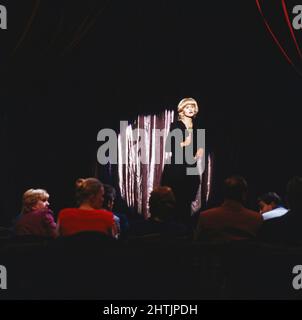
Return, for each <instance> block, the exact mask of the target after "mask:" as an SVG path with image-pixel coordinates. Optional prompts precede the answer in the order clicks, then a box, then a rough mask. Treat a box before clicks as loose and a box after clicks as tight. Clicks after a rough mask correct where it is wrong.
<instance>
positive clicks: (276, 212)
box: [258, 192, 288, 221]
mask: <svg viewBox="0 0 302 320" xmlns="http://www.w3.org/2000/svg"><path fill="white" fill-rule="evenodd" d="M258 205H259V211H260V213H261V214H262V218H263V220H264V221H266V220H270V219H274V218H278V217H282V216H283V215H285V214H286V213H287V212H288V209H286V208H284V207H283V206H282V200H281V197H280V196H279V195H278V194H277V193H275V192H268V193H265V194H263V195H262V196H260V197H259V198H258Z"/></svg>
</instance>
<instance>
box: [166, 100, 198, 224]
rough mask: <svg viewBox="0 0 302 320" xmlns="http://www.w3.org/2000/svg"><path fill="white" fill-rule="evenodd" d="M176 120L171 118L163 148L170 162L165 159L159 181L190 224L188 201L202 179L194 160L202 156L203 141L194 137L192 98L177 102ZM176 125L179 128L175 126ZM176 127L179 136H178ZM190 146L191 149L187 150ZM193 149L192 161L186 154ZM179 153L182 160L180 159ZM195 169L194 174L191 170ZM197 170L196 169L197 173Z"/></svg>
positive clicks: (194, 105)
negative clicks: (170, 191) (171, 121)
mask: <svg viewBox="0 0 302 320" xmlns="http://www.w3.org/2000/svg"><path fill="white" fill-rule="evenodd" d="M177 111H178V120H177V121H175V122H173V123H172V124H171V127H170V132H169V135H168V138H167V141H166V152H170V153H172V155H171V159H169V160H170V162H166V164H165V167H164V171H163V175H162V180H161V185H163V186H169V187H171V188H172V189H173V192H174V194H175V198H176V202H177V218H178V220H179V221H181V222H183V223H186V224H189V223H190V220H191V204H192V201H194V200H195V198H196V194H197V191H198V188H199V186H200V183H201V172H200V171H199V173H198V172H197V162H198V160H201V159H202V158H203V157H204V145H203V144H200V140H198V139H197V130H195V129H197V128H196V124H195V121H194V119H195V117H196V115H197V113H198V105H197V102H196V101H195V100H194V99H193V98H185V99H183V100H181V101H180V103H179V104H178V108H177ZM177 129H178V130H177ZM177 131H178V132H181V133H182V139H181V141H179V139H177ZM188 149H190V150H188ZM190 152H191V153H192V152H193V154H192V159H193V161H189V160H190V159H188V156H187V155H188V154H189V153H190ZM179 155H181V156H182V161H181V163H179ZM194 169H195V174H192V172H191V173H190V170H194ZM196 172H197V173H196Z"/></svg>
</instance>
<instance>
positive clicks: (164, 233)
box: [129, 186, 188, 239]
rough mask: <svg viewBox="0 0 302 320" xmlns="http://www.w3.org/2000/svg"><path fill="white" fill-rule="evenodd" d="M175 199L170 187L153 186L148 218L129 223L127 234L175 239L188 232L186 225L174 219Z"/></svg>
mask: <svg viewBox="0 0 302 320" xmlns="http://www.w3.org/2000/svg"><path fill="white" fill-rule="evenodd" d="M175 210H176V201H175V196H174V194H173V191H172V189H171V188H170V187H167V186H162V187H157V188H155V189H154V190H153V191H152V192H151V195H150V199H149V211H150V218H149V219H147V220H144V221H139V222H137V223H134V224H132V225H131V224H130V229H129V236H130V237H131V236H134V237H140V236H151V235H153V236H155V237H157V238H158V239H176V238H177V237H183V236H186V235H187V234H188V229H187V227H186V226H184V225H182V224H179V223H177V222H175V221H174V217H175Z"/></svg>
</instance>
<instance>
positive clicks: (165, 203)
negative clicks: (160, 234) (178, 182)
mask: <svg viewBox="0 0 302 320" xmlns="http://www.w3.org/2000/svg"><path fill="white" fill-rule="evenodd" d="M175 203H176V201H175V197H174V194H173V191H172V189H171V188H170V187H158V188H155V189H154V190H153V191H152V192H151V196H150V199H149V208H150V213H151V217H152V218H159V219H160V220H162V221H165V220H168V219H169V218H170V217H171V215H172V213H173V211H174V210H175Z"/></svg>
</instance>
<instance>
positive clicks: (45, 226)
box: [15, 189, 57, 238]
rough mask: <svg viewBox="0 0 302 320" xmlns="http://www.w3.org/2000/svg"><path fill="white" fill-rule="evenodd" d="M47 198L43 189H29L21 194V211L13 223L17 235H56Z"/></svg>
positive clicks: (52, 236)
mask: <svg viewBox="0 0 302 320" xmlns="http://www.w3.org/2000/svg"><path fill="white" fill-rule="evenodd" d="M48 200H49V194H48V192H47V191H46V190H43V189H29V190H27V191H26V192H25V193H24V194H23V201H22V202H23V204H22V212H21V214H20V216H19V217H18V218H17V221H16V224H15V234H16V235H17V236H29V235H30V236H37V237H50V238H55V237H56V236H57V233H56V223H55V221H54V218H53V212H52V211H51V210H50V209H49V202H48Z"/></svg>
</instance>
